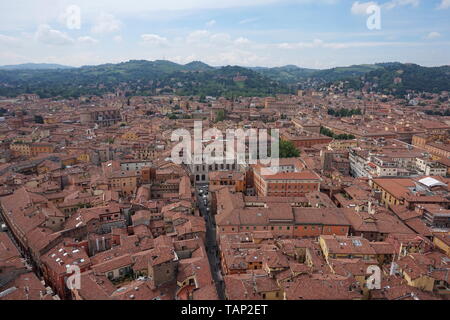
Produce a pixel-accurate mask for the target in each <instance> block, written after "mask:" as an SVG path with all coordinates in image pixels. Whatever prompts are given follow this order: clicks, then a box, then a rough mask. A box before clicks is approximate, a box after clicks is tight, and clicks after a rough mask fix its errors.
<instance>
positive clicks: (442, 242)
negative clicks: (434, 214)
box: [433, 234, 450, 257]
mask: <svg viewBox="0 0 450 320" xmlns="http://www.w3.org/2000/svg"><path fill="white" fill-rule="evenodd" d="M433 243H434V245H435V246H436V247H438V248H439V249H440V250H442V252H444V253H445V254H446V255H447V256H448V257H450V234H438V235H435V236H434V239H433Z"/></svg>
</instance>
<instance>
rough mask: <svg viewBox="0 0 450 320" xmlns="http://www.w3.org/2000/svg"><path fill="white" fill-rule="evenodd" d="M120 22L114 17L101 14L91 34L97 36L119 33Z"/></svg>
mask: <svg viewBox="0 0 450 320" xmlns="http://www.w3.org/2000/svg"><path fill="white" fill-rule="evenodd" d="M121 28H122V22H121V21H120V20H118V19H117V18H116V17H114V15H112V14H109V13H104V12H102V13H101V14H100V15H99V16H98V17H97V19H96V21H95V24H94V26H93V27H92V32H93V33H97V34H104V33H114V32H118V31H120V29H121Z"/></svg>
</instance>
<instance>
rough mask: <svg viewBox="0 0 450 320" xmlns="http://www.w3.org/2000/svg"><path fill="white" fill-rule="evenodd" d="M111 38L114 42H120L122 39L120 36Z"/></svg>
mask: <svg viewBox="0 0 450 320" xmlns="http://www.w3.org/2000/svg"><path fill="white" fill-rule="evenodd" d="M113 40H114V42H117V43H120V42H122V41H123V38H122V36H115V37H114V38H113Z"/></svg>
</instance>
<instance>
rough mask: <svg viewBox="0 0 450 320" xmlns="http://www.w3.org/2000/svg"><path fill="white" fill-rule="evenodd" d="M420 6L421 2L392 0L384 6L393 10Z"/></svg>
mask: <svg viewBox="0 0 450 320" xmlns="http://www.w3.org/2000/svg"><path fill="white" fill-rule="evenodd" d="M419 4H420V0H392V1H389V2H388V3H386V4H384V7H386V8H387V9H393V8H395V7H402V6H413V7H417V6H419Z"/></svg>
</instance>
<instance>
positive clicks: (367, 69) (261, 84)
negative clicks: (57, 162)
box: [0, 60, 450, 98]
mask: <svg viewBox="0 0 450 320" xmlns="http://www.w3.org/2000/svg"><path fill="white" fill-rule="evenodd" d="M45 66H46V68H35V69H30V66H29V65H28V67H22V68H18V69H13V70H11V69H10V70H5V69H1V68H0V96H7V97H13V96H17V95H19V94H23V93H37V94H39V96H41V97H43V98H49V97H63V98H72V97H75V98H76V97H79V96H82V95H102V94H105V93H108V92H115V91H117V90H121V91H123V92H126V94H127V95H155V94H165V93H166V94H180V95H205V96H226V97H236V96H268V95H273V94H277V93H293V92H295V90H296V89H297V88H307V87H315V88H322V87H329V86H330V85H331V84H336V83H338V82H341V83H342V82H343V83H344V89H345V88H353V89H357V90H360V89H362V88H364V89H365V90H371V91H376V92H384V93H392V94H395V95H398V96H401V95H404V94H405V93H408V92H411V91H414V92H423V91H427V92H433V93H438V92H441V91H450V67H449V66H444V67H435V68H427V67H422V66H419V65H415V64H402V63H398V62H392V63H378V64H365V65H353V66H348V67H337V68H332V69H326V70H316V69H307V68H300V67H297V66H293V65H288V66H283V67H276V68H265V67H254V68H243V67H238V66H226V67H211V66H209V65H207V64H205V63H203V62H200V61H193V62H190V63H188V64H186V65H182V64H177V63H174V62H171V61H166V60H156V61H146V60H132V61H128V62H123V63H118V64H103V65H98V66H84V67H81V68H70V67H69V68H67V67H66V68H53V69H51V68H49V66H52V65H45ZM53 66H54V65H53Z"/></svg>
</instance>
